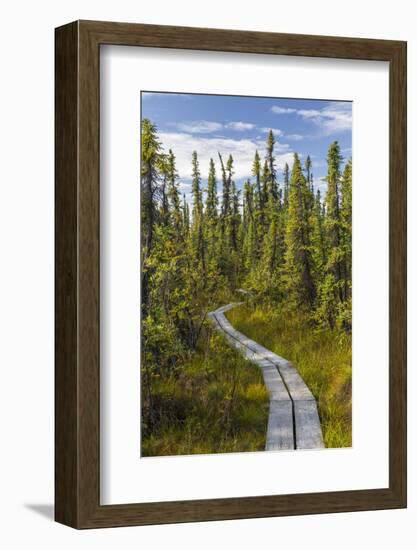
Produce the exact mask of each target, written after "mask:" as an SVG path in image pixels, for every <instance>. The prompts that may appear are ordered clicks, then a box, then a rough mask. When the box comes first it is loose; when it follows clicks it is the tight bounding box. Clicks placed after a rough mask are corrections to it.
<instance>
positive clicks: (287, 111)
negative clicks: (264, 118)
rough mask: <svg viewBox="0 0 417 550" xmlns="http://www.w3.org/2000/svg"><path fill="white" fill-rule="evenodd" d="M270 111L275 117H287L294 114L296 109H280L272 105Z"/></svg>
mask: <svg viewBox="0 0 417 550" xmlns="http://www.w3.org/2000/svg"><path fill="white" fill-rule="evenodd" d="M271 111H272V112H273V113H275V114H276V115H289V114H291V113H295V112H296V111H297V109H291V108H290V107H280V106H279V105H272V107H271Z"/></svg>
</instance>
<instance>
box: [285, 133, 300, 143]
mask: <svg viewBox="0 0 417 550" xmlns="http://www.w3.org/2000/svg"><path fill="white" fill-rule="evenodd" d="M304 138H305V136H302V135H301V134H286V135H285V139H289V140H290V141H301V140H302V139H304Z"/></svg>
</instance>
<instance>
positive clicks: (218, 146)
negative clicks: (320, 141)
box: [159, 132, 293, 190]
mask: <svg viewBox="0 0 417 550" xmlns="http://www.w3.org/2000/svg"><path fill="white" fill-rule="evenodd" d="M159 137H160V139H161V142H162V144H163V146H164V149H165V150H166V151H167V150H168V149H172V150H173V152H174V153H175V157H176V161H177V170H178V172H179V175H180V177H181V178H183V179H185V180H189V179H190V178H191V155H192V152H193V151H194V150H195V151H197V152H198V159H199V163H200V170H201V174H202V176H203V178H207V175H208V166H209V161H210V158H213V160H214V161H215V162H216V165H217V174H218V176H219V175H220V167H219V163H218V153H219V152H220V153H221V155H222V156H223V157H224V159H227V157H228V156H229V155H232V156H233V159H234V161H235V163H234V166H235V178H236V179H243V178H248V177H250V176H251V171H252V163H253V158H254V155H255V151H256V150H257V149H258V150H259V151H263V149H264V145H265V143H264V140H256V139H249V138H243V139H232V138H220V137H212V136H210V137H209V136H193V137H192V139H190V135H189V134H188V133H185V132H162V133H160V134H159ZM292 159H293V153H292V150H291V149H290V146H289V145H288V144H287V143H277V145H276V164H277V168H278V169H282V168H283V167H284V165H285V163H286V162H288V163H289V164H290V163H291V162H292ZM184 190H185V188H184Z"/></svg>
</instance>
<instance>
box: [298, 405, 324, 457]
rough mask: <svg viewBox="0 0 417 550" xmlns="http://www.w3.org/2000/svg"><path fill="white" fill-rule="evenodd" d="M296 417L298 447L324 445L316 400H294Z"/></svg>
mask: <svg viewBox="0 0 417 550" xmlns="http://www.w3.org/2000/svg"><path fill="white" fill-rule="evenodd" d="M293 405H294V418H295V427H296V430H295V433H296V448H297V449H320V448H323V447H324V442H323V435H322V432H321V426H320V419H319V415H318V412H317V405H316V402H315V401H311V400H309V401H294V402H293Z"/></svg>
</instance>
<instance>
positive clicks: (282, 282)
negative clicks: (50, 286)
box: [55, 21, 407, 528]
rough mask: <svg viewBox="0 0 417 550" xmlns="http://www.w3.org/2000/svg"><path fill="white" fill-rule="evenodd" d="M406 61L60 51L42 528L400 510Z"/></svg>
mask: <svg viewBox="0 0 417 550" xmlns="http://www.w3.org/2000/svg"><path fill="white" fill-rule="evenodd" d="M406 153H407V152H406V43H405V42H399V41H385V40H371V39H358V38H336V37H326V36H304V35H291V34H276V33H259V32H248V31H230V30H218V29H198V28H187V27H168V26H155V25H141V24H124V23H110V22H93V21H77V22H74V23H70V24H68V25H65V26H63V27H59V28H58V29H56V372H55V375H56V392H55V395H56V443H55V449H56V462H55V464H56V472H55V475H56V501H55V509H56V520H57V521H59V522H61V523H64V524H66V525H69V526H71V527H75V528H99V527H116V526H127V525H144V524H157V523H175V522H190V521H208V520H223V519H236V518H255V517H266V516H284V515H295V514H315V513H328V512H343V511H360V510H379V509H387V508H403V507H405V506H406V164H407V163H406Z"/></svg>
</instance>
